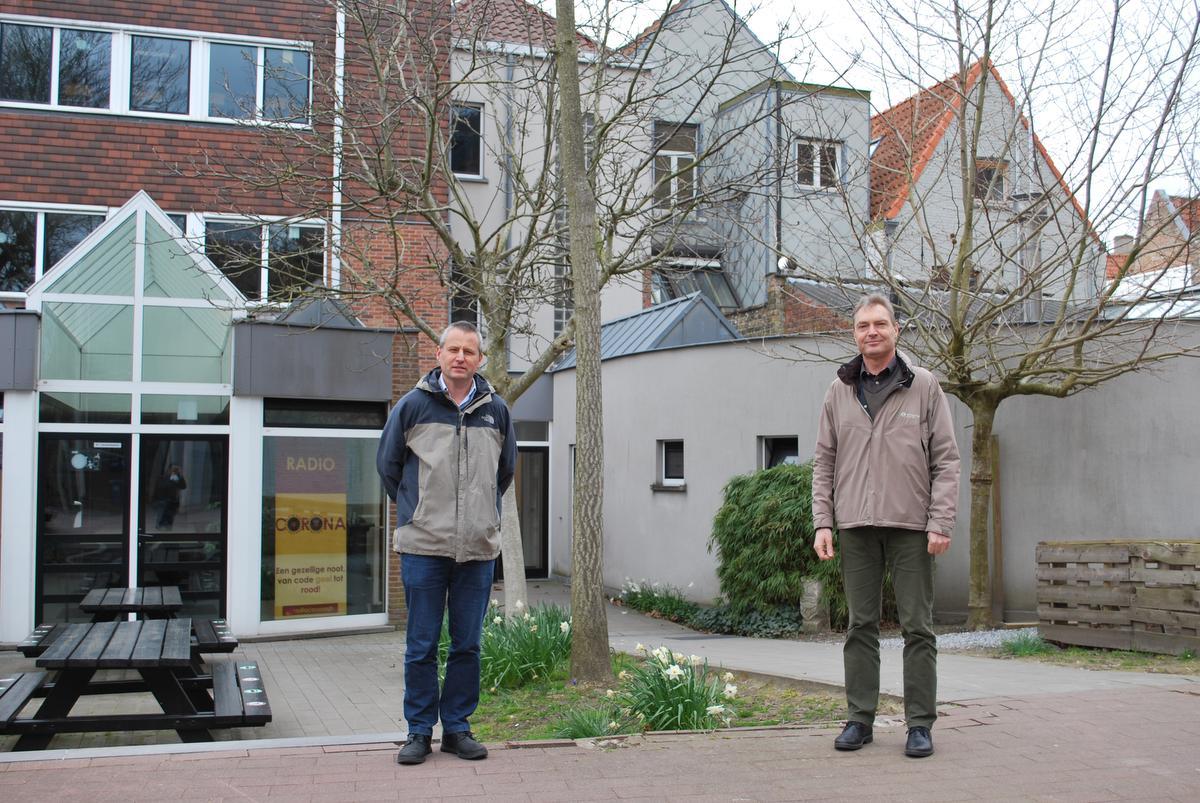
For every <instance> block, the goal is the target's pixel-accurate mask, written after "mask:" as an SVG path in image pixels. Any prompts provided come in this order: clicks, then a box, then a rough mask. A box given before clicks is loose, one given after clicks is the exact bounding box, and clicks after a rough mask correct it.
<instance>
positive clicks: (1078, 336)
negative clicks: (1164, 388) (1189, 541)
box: [798, 0, 1200, 628]
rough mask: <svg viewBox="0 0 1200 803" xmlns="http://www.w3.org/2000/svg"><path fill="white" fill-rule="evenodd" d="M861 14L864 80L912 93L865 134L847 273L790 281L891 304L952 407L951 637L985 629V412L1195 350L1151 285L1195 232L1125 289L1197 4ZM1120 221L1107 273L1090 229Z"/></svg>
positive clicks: (1183, 142) (1189, 84)
mask: <svg viewBox="0 0 1200 803" xmlns="http://www.w3.org/2000/svg"><path fill="white" fill-rule="evenodd" d="M1167 6H1170V7H1167ZM864 19H871V20H872V24H871V28H872V30H874V31H875V32H876V36H877V37H878V38H877V41H876V43H875V44H876V46H877V49H878V52H879V53H880V54H882V55H881V56H880V68H881V70H880V74H881V76H882V77H883V78H884V79H885V80H887V81H889V83H890V85H891V86H895V85H897V83H905V84H907V85H908V86H909V87H911V88H912V90H913V91H915V92H916V94H914V95H913V96H912V97H911V98H908V99H907V100H904V101H902V102H900V103H897V104H896V105H894V106H892V107H891V108H890V109H888V110H886V111H884V112H881V113H880V114H878V115H876V116H875V117H874V118H873V121H872V134H871V136H872V140H873V148H874V154H873V157H872V163H871V168H870V176H869V180H870V185H871V193H872V197H871V218H872V224H871V225H870V226H868V227H867V228H866V230H865V231H864V232H863V236H862V238H861V241H860V242H859V244H858V245H859V249H860V251H861V252H862V253H863V254H865V255H866V258H865V259H864V260H863V263H862V264H863V271H862V273H861V274H857V275H855V274H853V273H850V274H847V273H846V272H844V271H839V270H836V269H833V268H831V267H826V268H824V269H823V268H822V267H821V266H807V267H806V270H805V273H806V274H807V276H808V277H809V278H810V279H812V280H815V281H816V282H818V283H820V284H822V285H825V286H834V287H838V288H841V290H842V293H843V295H844V297H845V299H846V300H847V301H849V300H852V299H853V297H855V296H857V295H859V294H861V293H863V292H865V291H867V290H871V291H876V292H878V291H882V292H885V293H887V294H889V295H890V296H891V298H892V299H893V300H894V302H895V303H896V305H897V308H898V311H899V312H900V314H901V317H902V323H904V325H905V331H904V334H903V335H902V339H901V346H902V348H905V349H906V350H908V351H910V352H911V353H912V354H913V356H914V357H915V358H916V359H917V360H918V362H919V363H921V364H923V365H925V366H926V367H929V368H930V369H931V370H933V371H934V372H935V373H937V374H938V375H939V377H941V382H942V386H943V388H945V390H946V391H947V392H948V393H950V394H952V395H954V396H956V397H957V398H959V399H960V400H961V401H962V402H963V403H964V404H965V405H966V406H967V407H968V408H969V409H970V411H971V414H972V417H973V427H972V432H971V461H972V462H971V465H972V468H971V476H970V483H971V494H970V498H971V507H970V513H969V516H970V594H969V602H968V608H969V624H970V626H972V627H977V628H979V627H985V626H989V625H990V624H991V623H992V621H993V606H992V585H991V583H992V573H991V569H990V564H989V511H990V506H991V501H992V500H991V495H992V488H993V476H994V471H995V466H994V465H993V459H992V458H993V451H992V448H991V444H992V433H993V424H994V421H995V416H996V412H997V410H998V408H999V407H1000V405H1001V404H1002V403H1003V402H1004V401H1005V400H1006V399H1010V398H1013V397H1015V396H1025V395H1040V396H1049V397H1056V398H1062V397H1066V396H1070V395H1073V394H1076V393H1079V392H1081V391H1084V390H1087V389H1089V388H1092V387H1095V386H1096V385H1098V384H1101V383H1103V382H1106V381H1108V380H1110V379H1113V378H1115V377H1118V376H1121V375H1124V374H1127V373H1129V372H1132V371H1137V370H1142V369H1147V368H1151V367H1153V366H1155V365H1158V364H1160V363H1162V362H1163V361H1164V360H1167V359H1170V358H1172V357H1176V356H1180V355H1192V356H1194V355H1195V354H1196V352H1195V350H1194V348H1193V347H1192V346H1190V345H1189V344H1188V343H1187V342H1185V341H1181V340H1180V339H1177V338H1176V337H1175V334H1176V329H1177V326H1178V324H1177V321H1176V320H1175V318H1174V317H1173V316H1175V315H1177V313H1178V306H1177V305H1176V303H1175V302H1176V301H1178V298H1179V296H1178V294H1177V292H1178V291H1171V292H1164V291H1163V289H1162V285H1161V284H1156V282H1155V279H1156V278H1158V277H1159V276H1161V275H1162V273H1163V272H1164V271H1165V270H1166V269H1167V267H1168V266H1169V265H1173V264H1177V260H1178V259H1180V258H1182V257H1184V256H1185V255H1186V254H1187V253H1193V254H1194V253H1195V248H1196V243H1195V241H1194V238H1195V233H1194V231H1193V233H1192V238H1191V240H1190V241H1189V242H1183V243H1177V244H1176V245H1175V246H1174V247H1175V248H1176V249H1177V250H1175V251H1174V252H1173V253H1169V254H1164V253H1161V251H1160V252H1158V253H1156V260H1155V261H1154V263H1153V264H1154V265H1155V266H1157V267H1155V268H1154V269H1153V271H1152V272H1151V273H1149V274H1143V276H1142V277H1141V278H1142V279H1143V281H1141V282H1135V281H1132V280H1130V278H1129V277H1130V276H1131V275H1132V273H1133V272H1134V271H1136V270H1138V266H1139V265H1143V266H1144V265H1146V264H1149V263H1148V262H1147V261H1146V260H1145V259H1144V258H1143V257H1146V256H1147V255H1148V250H1149V249H1150V244H1151V243H1152V242H1157V240H1156V235H1157V234H1158V233H1159V232H1160V231H1161V230H1162V228H1163V227H1165V226H1175V225H1176V222H1175V221H1174V220H1173V219H1169V218H1168V219H1163V220H1160V221H1158V222H1157V223H1155V224H1154V225H1152V226H1150V225H1142V226H1140V227H1139V221H1144V220H1145V219H1146V215H1145V212H1146V209H1147V206H1148V202H1149V199H1150V197H1151V194H1152V192H1153V187H1154V185H1155V184H1156V183H1158V182H1162V181H1164V180H1168V179H1170V180H1174V181H1176V182H1178V181H1179V180H1180V179H1181V178H1182V179H1183V180H1184V181H1188V180H1189V177H1188V175H1187V173H1186V172H1184V173H1181V172H1180V171H1185V170H1186V169H1187V168H1188V165H1189V162H1190V160H1191V158H1192V154H1194V152H1195V148H1196V145H1197V141H1196V137H1197V121H1198V120H1200V95H1198V93H1197V86H1200V81H1197V75H1196V71H1197V68H1196V56H1197V53H1196V46H1197V42H1198V38H1197V37H1198V32H1200V9H1198V7H1197V5H1196V4H1195V3H1194V2H1193V1H1192V0H1184V1H1183V2H1176V3H1172V4H1167V5H1162V6H1160V5H1150V4H1135V3H1132V2H1124V1H1123V0H1116V2H1113V3H1111V4H1109V6H1108V8H1107V12H1106V16H1105V17H1099V16H1097V15H1096V14H1095V9H1094V8H1092V7H1083V6H1077V5H1075V4H1058V3H1054V2H1046V3H1029V4H1026V3H1022V2H1016V1H1011V2H997V0H978V2H956V0H944V1H943V0H915V2H913V3H912V4H911V5H910V6H907V7H904V8H901V7H900V6H899V5H898V4H893V3H889V2H884V3H879V4H877V6H876V8H874V9H873V13H870V14H868V13H867V12H864ZM940 70H945V72H944V73H939V71H940ZM946 74H949V77H948V78H947V77H946ZM1039 132H1043V133H1045V132H1049V134H1050V135H1051V137H1052V141H1053V143H1054V145H1055V148H1056V155H1057V157H1058V158H1057V159H1056V160H1052V159H1051V157H1050V154H1049V152H1048V150H1047V149H1046V147H1044V146H1043V143H1042V140H1041V138H1040V136H1039ZM1190 186H1191V187H1192V188H1193V189H1192V193H1193V194H1194V193H1195V189H1194V188H1195V187H1196V183H1195V181H1194V179H1191V180H1190ZM1135 227H1139V228H1138V235H1137V237H1136V238H1135V239H1134V240H1133V242H1132V243H1131V244H1130V246H1129V248H1128V251H1127V253H1126V254H1124V255H1123V256H1122V257H1121V258H1120V259H1118V260H1115V261H1114V262H1113V264H1112V268H1111V270H1110V271H1109V274H1108V275H1107V276H1106V273H1105V267H1106V264H1105V263H1106V249H1105V248H1104V245H1103V243H1102V241H1101V239H1100V235H1099V233H1098V232H1100V231H1107V230H1113V231H1120V230H1122V229H1124V230H1129V229H1133V228H1135ZM1189 246H1190V249H1191V251H1190V252H1189V251H1188V248H1189ZM801 284H802V282H801ZM798 289H800V288H798ZM1151 302H1165V303H1157V304H1152V303H1151Z"/></svg>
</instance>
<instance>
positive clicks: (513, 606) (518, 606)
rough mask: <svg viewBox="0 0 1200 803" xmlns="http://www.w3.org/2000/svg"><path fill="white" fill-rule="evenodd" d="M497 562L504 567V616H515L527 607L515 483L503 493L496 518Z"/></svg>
mask: <svg viewBox="0 0 1200 803" xmlns="http://www.w3.org/2000/svg"><path fill="white" fill-rule="evenodd" d="M500 560H501V561H502V562H503V565H504V613H505V614H506V615H507V616H516V615H517V614H519V613H521V612H523V611H525V610H526V609H527V606H528V605H529V586H528V585H527V584H526V583H525V547H524V545H523V544H522V543H521V511H519V510H518V509H517V484H516V483H515V482H514V483H513V484H512V485H509V486H508V490H507V491H505V492H504V502H503V505H501V516H500Z"/></svg>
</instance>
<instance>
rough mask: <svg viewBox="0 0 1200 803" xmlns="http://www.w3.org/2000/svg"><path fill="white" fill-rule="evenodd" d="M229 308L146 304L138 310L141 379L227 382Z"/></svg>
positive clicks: (147, 380) (153, 380) (229, 331)
mask: <svg viewBox="0 0 1200 803" xmlns="http://www.w3.org/2000/svg"><path fill="white" fill-rule="evenodd" d="M231 321H232V316H231V313H230V312H229V310H220V309H211V308H205V307H200V308H197V307H158V306H153V307H151V306H147V307H145V308H143V310H142V324H143V329H142V379H143V380H144V381H146V382H210V383H216V384H220V383H225V382H229V377H230V365H231V363H230V359H229V356H230V348H229V346H230V339H231V334H230V333H231V332H232V331H233V327H232V326H231Z"/></svg>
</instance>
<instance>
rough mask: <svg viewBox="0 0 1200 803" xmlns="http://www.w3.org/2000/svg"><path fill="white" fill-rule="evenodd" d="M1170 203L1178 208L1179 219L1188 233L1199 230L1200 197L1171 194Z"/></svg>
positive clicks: (1194, 232)
mask: <svg viewBox="0 0 1200 803" xmlns="http://www.w3.org/2000/svg"><path fill="white" fill-rule="evenodd" d="M1171 203H1173V204H1175V208H1176V209H1177V210H1179V220H1180V221H1182V223H1183V225H1185V226H1187V230H1188V233H1189V234H1196V233H1197V230H1200V198H1184V197H1183V196H1180V195H1172V196H1171Z"/></svg>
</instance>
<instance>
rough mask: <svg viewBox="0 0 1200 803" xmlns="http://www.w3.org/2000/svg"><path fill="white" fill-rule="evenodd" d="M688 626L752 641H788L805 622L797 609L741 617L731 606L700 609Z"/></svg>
mask: <svg viewBox="0 0 1200 803" xmlns="http://www.w3.org/2000/svg"><path fill="white" fill-rule="evenodd" d="M688 625H689V626H690V627H693V628H695V629H696V630H704V631H706V632H708V633H729V634H732V635H735V636H750V637H752V638H791V637H793V636H796V635H798V634H799V633H800V632H801V631H802V630H803V628H804V618H803V617H802V616H801V615H800V611H799V610H798V609H796V608H772V609H769V610H760V611H749V612H746V613H741V612H738V611H736V610H734V608H733V607H732V606H730V605H717V606H715V607H713V608H701V609H699V610H697V611H696V613H695V615H694V616H692V618H691V619H689V620H688Z"/></svg>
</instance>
